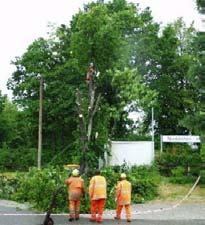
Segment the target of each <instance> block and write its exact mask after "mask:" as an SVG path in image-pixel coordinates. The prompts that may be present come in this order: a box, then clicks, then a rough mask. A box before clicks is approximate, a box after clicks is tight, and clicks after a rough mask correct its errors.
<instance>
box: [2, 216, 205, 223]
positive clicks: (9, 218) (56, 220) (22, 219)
mask: <svg viewBox="0 0 205 225" xmlns="http://www.w3.org/2000/svg"><path fill="white" fill-rule="evenodd" d="M52 218H53V219H54V224H55V225H65V224H73V225H91V224H92V225H94V224H97V223H90V222H89V221H88V219H87V218H81V219H80V221H77V222H72V223H71V222H68V220H67V218H66V217H64V216H58V217H52ZM42 223H43V217H42V216H32V217H31V216H23V217H19V216H18V217H17V216H5V217H2V216H0V224H1V225H41V224H42ZM102 224H104V225H118V224H119V225H125V224H130V225H135V224H136V225H204V224H205V221H204V220H141V219H139V220H138V219H135V220H133V221H132V222H131V223H127V222H126V221H120V222H116V221H115V220H110V219H106V220H104V222H103V223H102Z"/></svg>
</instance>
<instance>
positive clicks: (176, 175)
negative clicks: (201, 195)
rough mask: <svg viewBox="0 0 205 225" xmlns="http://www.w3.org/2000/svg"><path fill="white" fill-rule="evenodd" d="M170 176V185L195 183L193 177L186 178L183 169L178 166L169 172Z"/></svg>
mask: <svg viewBox="0 0 205 225" xmlns="http://www.w3.org/2000/svg"><path fill="white" fill-rule="evenodd" d="M171 173H172V176H171V178H170V182H171V183H175V184H187V183H193V182H194V181H195V177H194V176H191V175H189V176H186V171H185V169H184V167H182V166H178V167H176V168H175V169H172V170H171Z"/></svg>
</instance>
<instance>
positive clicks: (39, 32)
mask: <svg viewBox="0 0 205 225" xmlns="http://www.w3.org/2000/svg"><path fill="white" fill-rule="evenodd" d="M88 2H91V0H6V1H0V29H1V34H0V90H1V91H2V93H3V94H7V95H8V97H9V98H11V97H12V93H11V91H8V90H7V87H6V83H7V81H8V79H9V77H11V74H12V71H13V70H14V67H13V66H12V65H11V64H10V62H11V60H13V59H15V57H16V56H21V55H22V54H23V53H24V52H25V51H26V48H27V47H28V45H29V44H31V43H32V42H33V41H34V40H35V39H37V38H39V37H45V38H46V36H47V33H48V31H49V28H48V24H49V23H51V24H56V25H60V24H69V21H70V20H71V19H72V16H73V15H74V14H75V13H77V12H78V10H79V9H80V8H82V7H83V4H85V3H88ZM130 2H133V3H139V4H140V8H142V9H144V8H145V7H147V6H149V7H150V9H151V11H152V15H153V17H154V20H155V21H157V22H161V23H162V26H164V25H166V24H167V23H170V22H173V21H175V20H176V19H177V18H179V17H183V18H184V21H185V22H186V23H187V25H189V24H190V23H191V22H192V21H195V27H196V28H197V29H200V27H201V24H200V16H199V14H198V12H197V10H196V5H195V0H130Z"/></svg>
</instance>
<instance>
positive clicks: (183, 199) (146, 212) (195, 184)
mask: <svg viewBox="0 0 205 225" xmlns="http://www.w3.org/2000/svg"><path fill="white" fill-rule="evenodd" d="M200 178H201V177H200V176H199V177H198V178H197V179H196V181H195V183H194V184H193V186H192V187H191V189H190V190H189V192H188V193H187V194H186V195H185V196H184V198H182V199H181V200H180V201H178V202H177V203H176V204H174V205H173V206H171V207H167V208H159V209H153V210H146V211H138V212H133V213H132V215H142V214H149V213H157V212H163V211H169V210H172V209H175V208H177V207H179V206H180V205H181V204H182V203H183V202H184V201H185V200H186V199H187V198H188V197H189V196H190V195H191V193H192V192H193V191H194V189H195V188H196V186H197V184H198V183H199V180H200ZM45 215H46V213H39V214H38V213H0V216H45ZM52 215H54V216H68V213H52ZM105 215H115V212H109V213H106V212H105Z"/></svg>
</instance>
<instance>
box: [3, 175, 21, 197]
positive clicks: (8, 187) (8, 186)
mask: <svg viewBox="0 0 205 225" xmlns="http://www.w3.org/2000/svg"><path fill="white" fill-rule="evenodd" d="M17 189H18V179H17V178H16V177H15V176H14V177H9V176H8V175H4V174H1V175H0V199H9V200H12V195H13V194H14V193H15V192H16V191H17Z"/></svg>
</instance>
